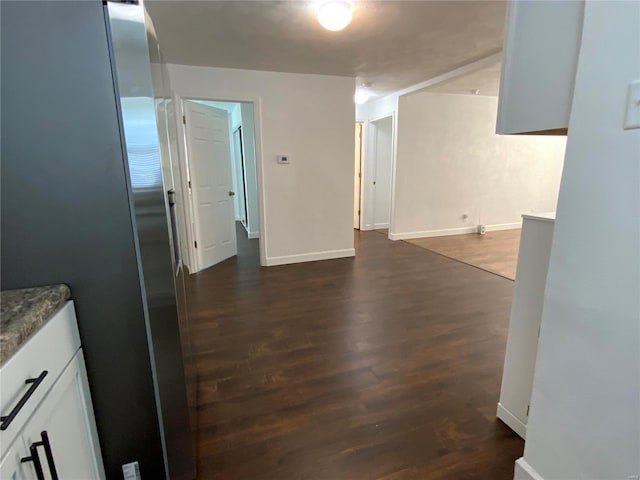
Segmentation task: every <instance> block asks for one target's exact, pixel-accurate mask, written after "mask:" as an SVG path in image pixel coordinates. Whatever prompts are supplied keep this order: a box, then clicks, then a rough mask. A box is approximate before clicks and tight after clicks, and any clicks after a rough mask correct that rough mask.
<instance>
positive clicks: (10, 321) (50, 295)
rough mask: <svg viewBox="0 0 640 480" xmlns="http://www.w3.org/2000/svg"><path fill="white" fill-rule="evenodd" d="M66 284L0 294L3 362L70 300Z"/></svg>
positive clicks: (0, 348)
mask: <svg viewBox="0 0 640 480" xmlns="http://www.w3.org/2000/svg"><path fill="white" fill-rule="evenodd" d="M69 298H71V290H69V287H67V286H66V285H47V286H45V287H35V288H21V289H19V290H4V291H2V292H0V363H2V362H4V361H5V360H6V359H7V358H8V357H9V356H10V355H11V354H13V352H15V351H16V350H18V348H20V346H21V345H22V344H23V343H24V342H26V341H27V339H28V338H29V336H30V335H31V334H32V333H33V332H35V331H36V330H37V329H38V328H40V327H41V326H42V325H43V324H45V323H46V322H47V320H49V318H50V317H51V316H52V315H53V314H54V313H55V312H56V311H57V310H58V309H59V308H60V307H61V306H62V305H63V304H64V303H65V302H66V301H67V300H68V299H69Z"/></svg>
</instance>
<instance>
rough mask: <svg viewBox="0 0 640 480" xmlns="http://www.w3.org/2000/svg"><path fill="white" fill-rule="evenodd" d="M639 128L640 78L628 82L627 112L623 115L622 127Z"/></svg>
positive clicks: (626, 128)
mask: <svg viewBox="0 0 640 480" xmlns="http://www.w3.org/2000/svg"><path fill="white" fill-rule="evenodd" d="M632 128H640V80H636V81H634V82H631V83H630V84H629V91H628V93H627V113H626V115H625V117H624V129H625V130H630V129H632Z"/></svg>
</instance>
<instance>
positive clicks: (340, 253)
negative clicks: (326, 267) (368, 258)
mask: <svg viewBox="0 0 640 480" xmlns="http://www.w3.org/2000/svg"><path fill="white" fill-rule="evenodd" d="M355 256H356V249H355V248H344V249H342V250H327V251H325V252H312V253H302V254H299V255H285V256H282V257H267V258H266V262H265V267H273V266H276V265H289V264H292V263H303V262H316V261H318V260H332V259H335V258H347V257H355Z"/></svg>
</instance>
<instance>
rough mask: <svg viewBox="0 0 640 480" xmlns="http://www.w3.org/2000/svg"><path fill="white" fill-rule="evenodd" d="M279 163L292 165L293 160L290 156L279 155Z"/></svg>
mask: <svg viewBox="0 0 640 480" xmlns="http://www.w3.org/2000/svg"><path fill="white" fill-rule="evenodd" d="M278 163H285V164H288V163H291V158H290V157H289V155H278Z"/></svg>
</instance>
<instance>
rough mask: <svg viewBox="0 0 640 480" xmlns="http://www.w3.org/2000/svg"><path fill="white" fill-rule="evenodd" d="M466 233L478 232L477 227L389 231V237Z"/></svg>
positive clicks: (410, 237) (405, 238)
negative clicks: (403, 231) (401, 231)
mask: <svg viewBox="0 0 640 480" xmlns="http://www.w3.org/2000/svg"><path fill="white" fill-rule="evenodd" d="M464 233H476V227H475V226H474V227H462V228H445V229H442V230H424V231H422V232H405V233H391V232H389V238H390V239H391V240H409V239H412V238H428V237H446V236H448V235H462V234H464Z"/></svg>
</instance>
